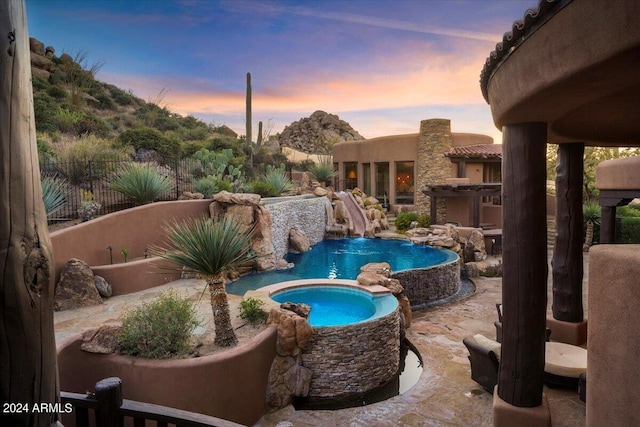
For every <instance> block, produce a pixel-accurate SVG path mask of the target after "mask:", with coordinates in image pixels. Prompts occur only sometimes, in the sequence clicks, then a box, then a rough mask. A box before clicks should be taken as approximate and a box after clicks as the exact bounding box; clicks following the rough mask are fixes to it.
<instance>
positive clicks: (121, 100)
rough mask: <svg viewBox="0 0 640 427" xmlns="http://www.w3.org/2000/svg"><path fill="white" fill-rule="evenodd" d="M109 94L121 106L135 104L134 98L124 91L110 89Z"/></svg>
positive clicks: (114, 88)
mask: <svg viewBox="0 0 640 427" xmlns="http://www.w3.org/2000/svg"><path fill="white" fill-rule="evenodd" d="M109 92H110V93H111V97H112V98H113V100H114V101H115V102H116V103H118V104H119V105H122V106H124V105H131V104H133V102H134V99H133V96H131V94H129V93H127V92H125V91H124V90H122V89H119V88H117V87H112V88H110V89H109Z"/></svg>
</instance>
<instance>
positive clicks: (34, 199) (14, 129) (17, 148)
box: [0, 0, 60, 426]
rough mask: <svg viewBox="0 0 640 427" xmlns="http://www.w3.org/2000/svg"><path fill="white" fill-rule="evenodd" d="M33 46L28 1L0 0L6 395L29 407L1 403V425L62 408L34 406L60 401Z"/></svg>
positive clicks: (0, 328)
mask: <svg viewBox="0 0 640 427" xmlns="http://www.w3.org/2000/svg"><path fill="white" fill-rule="evenodd" d="M29 51H30V49H29V36H28V34H27V22H26V14H25V5H24V2H23V1H19V0H14V1H12V0H0V54H1V55H2V57H3V58H2V61H0V80H1V84H2V89H1V90H0V271H1V272H2V279H1V281H0V401H1V402H2V403H3V404H4V403H5V402H7V403H15V404H25V405H28V407H29V411H26V412H24V413H15V412H14V413H7V412H5V411H4V410H3V412H2V414H1V415H0V425H3V426H5V425H7V426H9V425H11V426H44V425H51V424H53V423H54V422H56V420H57V419H58V414H57V413H47V412H44V413H37V412H34V411H33V406H34V404H37V403H57V402H59V400H60V398H59V391H58V382H57V369H56V345H55V335H54V328H53V295H54V269H53V262H52V255H51V242H50V240H49V233H48V230H47V221H46V214H45V212H44V204H43V202H42V188H41V184H40V171H39V167H38V154H37V148H36V133H35V121H34V115H33V93H32V88H31V68H30V66H31V65H30V64H31V63H30V53H29ZM3 409H5V408H3ZM12 412H13V411H12Z"/></svg>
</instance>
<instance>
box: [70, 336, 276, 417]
mask: <svg viewBox="0 0 640 427" xmlns="http://www.w3.org/2000/svg"><path fill="white" fill-rule="evenodd" d="M81 343H82V337H81V336H80V335H75V336H73V337H69V338H68V339H67V340H65V341H63V342H62V343H61V344H60V345H59V346H58V371H59V374H60V389H61V390H63V391H70V392H76V393H85V392H86V391H87V390H89V391H93V390H94V387H95V384H96V382H98V381H100V380H102V379H104V378H108V377H119V378H121V379H122V394H123V397H124V398H125V399H131V400H137V401H141V402H146V403H154V404H156V405H164V406H169V407H172V408H178V409H183V410H185V411H191V412H197V413H202V414H205V415H211V416H214V417H219V418H223V419H226V420H230V421H234V422H237V423H241V424H244V425H253V424H254V423H256V422H257V421H258V420H259V419H260V418H261V417H262V415H264V414H265V412H266V392H267V378H268V375H269V370H270V369H271V363H272V362H273V359H274V357H275V351H276V330H275V328H267V329H266V330H265V331H263V332H261V333H260V334H259V335H257V336H256V337H255V338H254V339H253V340H251V341H250V342H248V343H246V344H244V345H241V346H238V347H235V348H233V349H229V350H227V351H225V352H223V353H218V354H213V355H210V356H204V357H199V358H189V359H176V360H150V359H140V358H132V357H127V356H121V355H118V354H95V353H88V352H85V351H82V350H80V345H81ZM69 418H70V417H67V418H63V422H64V424H65V425H72V424H69V423H70V422H71V420H70V419H69Z"/></svg>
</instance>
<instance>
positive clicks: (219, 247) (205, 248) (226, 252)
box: [151, 216, 256, 347]
mask: <svg viewBox="0 0 640 427" xmlns="http://www.w3.org/2000/svg"><path fill="white" fill-rule="evenodd" d="M167 235H168V243H167V247H166V248H165V249H162V248H159V247H153V248H152V249H151V253H152V254H153V255H156V256H159V257H161V258H163V259H166V260H168V261H171V262H173V263H176V264H178V265H179V266H182V267H184V268H185V269H186V270H188V271H190V272H194V273H198V274H201V275H202V276H204V277H205V279H206V281H207V287H208V288H209V294H210V298H211V310H212V311H213V322H214V325H215V333H216V337H215V343H216V344H218V345H220V346H224V347H228V346H233V345H236V344H237V342H238V339H237V337H236V334H235V332H234V331H233V327H232V326H231V315H230V312H229V301H228V299H227V293H226V291H225V286H224V273H225V272H226V271H227V270H228V269H230V268H234V267H238V266H241V265H244V264H247V263H248V262H250V261H252V260H253V259H255V256H256V255H255V253H254V252H253V250H252V249H251V240H252V237H253V230H248V231H247V230H246V229H245V227H244V225H243V224H242V223H241V222H240V221H236V220H235V219H234V218H233V216H231V217H217V218H215V219H207V218H199V219H191V220H187V221H185V222H183V223H174V224H173V225H171V226H169V227H168V228H167ZM179 268H181V267H179Z"/></svg>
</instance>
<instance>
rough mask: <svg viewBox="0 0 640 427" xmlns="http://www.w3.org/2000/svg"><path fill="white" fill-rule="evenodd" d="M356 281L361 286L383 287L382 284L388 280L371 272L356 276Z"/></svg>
mask: <svg viewBox="0 0 640 427" xmlns="http://www.w3.org/2000/svg"><path fill="white" fill-rule="evenodd" d="M356 280H357V282H358V283H359V284H361V285H362V286H374V285H379V286H384V283H385V282H386V281H387V280H388V279H387V278H386V277H385V276H383V275H381V274H378V273H375V272H373V271H363V272H362V273H360V274H358V277H356Z"/></svg>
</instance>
